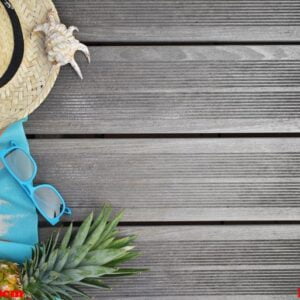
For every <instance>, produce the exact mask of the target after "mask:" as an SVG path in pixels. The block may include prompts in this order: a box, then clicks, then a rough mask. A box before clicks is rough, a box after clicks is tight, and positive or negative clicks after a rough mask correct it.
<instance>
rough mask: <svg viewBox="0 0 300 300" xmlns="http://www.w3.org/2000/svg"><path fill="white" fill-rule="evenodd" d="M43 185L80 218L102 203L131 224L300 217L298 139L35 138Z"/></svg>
mask: <svg viewBox="0 0 300 300" xmlns="http://www.w3.org/2000/svg"><path fill="white" fill-rule="evenodd" d="M31 145H32V151H33V155H34V157H35V158H36V159H37V162H38V164H39V168H40V172H39V174H40V175H39V177H38V182H40V183H43V182H47V183H52V184H54V185H56V186H57V187H58V188H59V190H61V192H62V194H63V195H64V197H65V199H66V200H67V201H68V203H69V204H70V205H71V207H73V208H74V218H75V219H76V220H81V219H82V218H83V217H85V216H86V215H87V214H88V213H89V212H90V210H91V209H93V208H98V207H100V206H101V205H103V203H104V202H110V203H111V204H112V205H113V207H115V208H119V209H120V208H126V209H127V210H126V218H125V220H126V221H158V222H160V221H221V220H231V221H232V220H241V221H245V220H248V221H249V220H252V221H253V220H277V221H279V220H299V216H300V201H299V200H300V198H299V195H300V193H299V189H300V187H299V186H300V185H299V182H300V168H299V164H300V139H299V138H266V139H260V138H255V139H244V138H241V139H213V138H211V139H209V138H208V139H74V140H72V139H66V140H59V139H58V140H56V139H54V140H48V139H46V140H43V139H42V140H32V141H31Z"/></svg>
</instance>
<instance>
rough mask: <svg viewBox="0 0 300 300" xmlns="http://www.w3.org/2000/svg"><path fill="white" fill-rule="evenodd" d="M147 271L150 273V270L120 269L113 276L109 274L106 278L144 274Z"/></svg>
mask: <svg viewBox="0 0 300 300" xmlns="http://www.w3.org/2000/svg"><path fill="white" fill-rule="evenodd" d="M147 271H149V270H148V269H119V270H117V271H116V272H114V273H112V274H107V275H106V276H110V277H115V276H118V277H119V276H131V275H136V274H140V273H142V272H147Z"/></svg>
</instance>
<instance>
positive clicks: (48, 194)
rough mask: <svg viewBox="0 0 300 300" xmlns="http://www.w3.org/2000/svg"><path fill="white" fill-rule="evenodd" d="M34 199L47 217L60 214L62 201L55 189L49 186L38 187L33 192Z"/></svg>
mask: <svg viewBox="0 0 300 300" xmlns="http://www.w3.org/2000/svg"><path fill="white" fill-rule="evenodd" d="M34 197H35V201H36V203H37V205H38V207H39V209H40V210H41V211H43V212H44V214H46V216H47V217H48V218H49V219H54V218H56V217H57V216H59V215H61V214H62V210H63V203H62V200H61V198H60V196H59V195H58V194H57V192H56V191H54V190H53V189H51V188H49V187H40V188H38V189H37V190H36V191H35V193H34Z"/></svg>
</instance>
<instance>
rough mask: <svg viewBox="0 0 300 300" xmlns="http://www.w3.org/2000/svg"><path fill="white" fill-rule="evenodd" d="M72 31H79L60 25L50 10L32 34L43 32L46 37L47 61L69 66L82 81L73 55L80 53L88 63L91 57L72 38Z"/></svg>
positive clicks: (82, 45) (85, 49)
mask: <svg viewBox="0 0 300 300" xmlns="http://www.w3.org/2000/svg"><path fill="white" fill-rule="evenodd" d="M74 31H79V30H78V28H77V27H75V26H70V27H69V28H67V26H66V25H64V24H62V23H60V22H59V20H57V19H56V15H55V12H54V11H52V10H50V11H49V13H48V20H47V22H46V23H44V24H41V25H37V26H36V27H35V28H34V29H33V32H43V33H44V34H45V36H46V39H45V49H46V52H47V54H48V60H49V61H50V62H52V63H53V64H57V65H59V66H65V65H67V64H71V66H72V67H73V69H74V70H75V71H76V73H77V74H78V76H79V77H80V78H81V79H83V76H82V72H81V70H80V68H79V66H78V64H77V62H76V60H75V53H76V52H77V51H82V52H83V53H84V55H85V57H86V58H87V60H88V62H89V63H90V62H91V56H90V52H89V49H88V47H87V46H86V45H84V44H82V43H80V41H78V40H77V39H76V38H75V37H74Z"/></svg>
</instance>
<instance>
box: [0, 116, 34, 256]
mask: <svg viewBox="0 0 300 300" xmlns="http://www.w3.org/2000/svg"><path fill="white" fill-rule="evenodd" d="M23 122H24V120H23V121H20V122H17V123H15V124H13V125H11V126H10V127H9V128H8V129H6V130H5V132H4V133H3V135H2V136H1V137H0V149H3V148H4V147H8V146H9V142H10V141H11V140H13V141H14V142H15V143H16V144H17V145H18V146H21V147H23V148H24V149H25V150H27V151H29V146H28V142H27V139H26V136H25V133H24V129H23ZM0 241H5V242H0V260H1V259H9V260H11V261H16V262H22V261H23V260H24V259H25V258H27V257H30V256H31V251H32V247H33V246H34V245H35V244H36V243H37V242H38V217H37V212H36V208H35V206H34V204H33V203H32V201H31V199H30V198H28V196H27V195H26V193H25V192H24V191H23V189H22V188H21V187H20V186H19V184H18V183H17V182H16V181H15V180H14V178H13V177H12V176H11V175H10V174H9V172H8V171H7V170H6V169H5V168H4V166H3V165H2V164H0Z"/></svg>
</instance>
